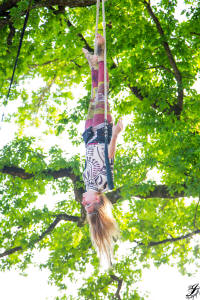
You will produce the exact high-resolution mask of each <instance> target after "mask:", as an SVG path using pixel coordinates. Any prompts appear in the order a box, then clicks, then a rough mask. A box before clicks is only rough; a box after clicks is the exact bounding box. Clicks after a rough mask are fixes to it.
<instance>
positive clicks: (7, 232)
mask: <svg viewBox="0 0 200 300" xmlns="http://www.w3.org/2000/svg"><path fill="white" fill-rule="evenodd" d="M184 3H185V8H184V10H182V12H181V15H182V16H184V20H183V21H179V20H178V19H177V17H176V14H175V11H176V8H177V1H170V2H169V1H166V0H160V1H157V3H156V4H154V5H153V3H150V1H146V0H141V1H139V0H138V1H135V0H132V1H128V0H123V1H120V2H119V1H117V0H113V1H110V0H108V1H107V2H106V20H107V41H108V43H107V44H108V68H109V70H110V101H111V103H112V108H113V111H114V112H115V115H116V117H118V116H126V117H129V118H130V119H131V122H130V123H129V125H128V126H127V127H126V130H125V132H124V143H123V144H122V145H120V146H119V147H118V151H117V155H116V159H115V186H116V188H115V190H114V191H112V192H110V193H108V197H109V198H110V199H111V201H112V202H113V203H114V213H115V216H116V218H117V220H118V223H119V226H120V229H121V240H122V241H124V242H126V241H128V242H129V243H130V245H131V250H130V253H128V254H127V255H125V256H124V257H123V258H120V259H117V260H116V263H115V264H114V266H113V269H112V271H109V272H105V273H99V271H98V260H97V257H96V253H95V251H94V249H93V248H92V245H91V242H90V238H89V234H88V227H87V225H86V221H85V212H84V209H83V207H82V206H81V198H82V197H81V195H82V192H83V190H84V186H83V182H82V177H81V173H82V171H83V168H84V158H83V153H78V152H77V153H72V154H71V155H70V156H69V155H68V156H67V155H66V154H65V153H64V149H60V148H59V147H57V146H55V147H52V148H51V149H50V151H49V153H47V152H45V150H44V149H42V148H41V147H39V146H38V144H37V140H35V139H34V138H33V137H30V136H28V137H27V136H24V134H23V129H24V128H25V127H27V126H31V125H32V126H36V127H38V126H40V124H41V122H45V124H46V125H47V126H48V128H49V130H48V131H46V134H47V137H48V136H49V135H50V134H54V135H61V134H62V133H63V132H64V131H67V132H68V134H69V141H68V142H69V143H70V141H71V143H73V144H75V145H78V144H80V143H82V140H81V134H80V133H78V132H77V128H78V125H79V124H81V122H82V121H83V120H84V117H85V115H86V112H87V105H88V102H89V96H90V80H91V79H90V75H89V68H88V65H87V63H86V61H85V58H84V56H83V54H82V52H81V49H82V47H85V48H87V49H88V50H89V51H93V47H92V45H93V39H94V30H95V1H94V0H76V1H71V0H62V1H60V0H51V1H44V0H43V1H33V2H32V6H31V9H30V16H29V21H28V26H27V28H26V33H25V37H24V41H23V46H22V49H21V53H20V57H19V61H18V65H17V70H16V74H15V85H14V86H13V88H12V92H11V95H10V98H9V103H11V102H12V103H13V105H18V110H17V112H16V113H14V114H13V115H12V114H10V115H9V116H8V117H7V122H9V121H10V120H11V119H12V120H15V122H16V123H17V124H19V126H20V128H21V129H20V132H17V134H16V137H15V139H14V140H13V141H12V142H11V143H9V144H7V145H5V146H4V147H3V148H2V149H1V158H0V172H1V173H0V181H1V191H0V193H1V205H0V210H1V220H0V227H1V233H0V241H1V254H0V257H1V264H0V269H1V270H6V269H11V268H12V267H14V266H16V267H17V268H19V269H20V270H22V271H25V269H26V267H27V266H28V265H29V264H31V262H32V258H33V253H34V249H39V250H40V251H41V250H42V249H48V250H49V257H48V260H47V262H44V263H43V264H42V265H40V267H41V268H47V269H49V270H50V272H51V276H50V279H51V281H52V282H54V283H55V284H56V285H57V286H58V287H60V288H61V289H63V290H65V288H67V286H65V284H64V278H65V276H68V277H69V278H70V279H71V280H75V279H76V278H77V276H78V275H77V274H80V276H81V275H82V276H83V274H84V272H85V271H86V270H87V267H88V264H89V265H91V266H92V267H93V269H92V272H91V275H90V276H89V277H88V278H85V279H84V283H83V284H82V285H81V286H80V288H79V290H78V299H111V298H112V297H113V298H116V299H142V296H141V295H139V293H138V291H137V289H136V288H135V285H134V282H136V281H137V280H139V279H140V276H141V273H142V270H143V268H145V267H149V261H150V260H153V262H154V264H155V265H156V266H159V265H161V264H164V263H166V264H171V265H173V264H174V263H176V264H177V265H178V267H179V270H180V271H181V272H182V273H186V272H187V273H188V271H187V265H186V263H192V264H193V265H194V270H195V267H198V265H199V256H200V248H199V244H198V240H197V239H195V237H197V238H198V236H199V233H200V229H199V222H200V218H199V213H198V211H199V200H198V199H199V194H200V135H199V132H200V117H199V111H200V110H199V109H200V104H199V103H200V101H199V100H200V97H199V94H198V92H197V91H196V90H195V88H194V87H193V85H194V83H195V82H196V80H197V79H198V72H199V66H200V58H199V48H200V39H199V36H200V32H199V21H200V5H199V1H189V0H187V1H186V0H185V1H184ZM28 5H29V2H28V1H22V0H12V1H11V0H8V1H1V4H0V31H1V46H0V64H1V68H0V86H1V91H0V93H1V98H2V99H3V100H4V103H5V102H6V94H7V90H8V86H9V81H10V78H11V75H12V69H13V65H14V59H15V56H16V53H17V47H18V43H19V39H20V33H21V29H22V26H23V22H24V16H25V13H26V9H27V7H28ZM38 77H39V78H42V80H43V81H44V82H45V84H46V86H44V87H42V88H39V89H38V90H37V91H34V92H32V95H30V96H29V94H28V90H27V89H26V88H24V86H23V82H24V81H26V80H27V79H30V78H31V79H32V80H33V79H34V78H38ZM83 80H85V81H86V82H85V87H86V89H87V91H88V95H86V96H85V97H83V98H81V99H79V100H78V102H77V105H76V108H75V109H74V110H73V111H72V110H70V109H69V107H70V105H71V103H72V101H73V96H72V93H71V91H70V89H71V88H72V86H73V85H74V84H77V85H79V84H81V82H82V81H83ZM64 105H65V107H66V108H65V109H63V106H64ZM60 108H62V111H61V109H60ZM155 170H156V171H157V172H158V173H159V174H160V183H158V182H156V180H152V179H151V177H149V174H150V173H149V172H150V171H155ZM48 188H50V189H51V191H52V193H58V194H59V193H60V194H61V197H60V201H59V202H58V203H57V205H55V207H54V209H52V210H51V209H49V208H48V206H44V207H43V208H37V206H36V204H35V203H36V201H37V199H38V198H39V197H40V195H41V194H43V195H45V193H46V191H47V189H48ZM62 193H64V194H65V197H64V196H62ZM188 197H189V198H188ZM63 198H64V200H63ZM125 201H126V203H127V205H128V208H129V209H128V211H124V203H125ZM191 241H192V243H191ZM118 247H119V244H117V245H116V249H115V250H116V253H117V249H118ZM174 259H175V260H174ZM65 293H66V296H63V299H70V295H69V291H66V292H65Z"/></svg>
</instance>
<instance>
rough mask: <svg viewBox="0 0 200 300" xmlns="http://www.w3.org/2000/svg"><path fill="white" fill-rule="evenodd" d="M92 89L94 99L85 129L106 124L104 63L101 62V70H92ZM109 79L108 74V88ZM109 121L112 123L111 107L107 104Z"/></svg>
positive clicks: (91, 102) (91, 101)
mask: <svg viewBox="0 0 200 300" xmlns="http://www.w3.org/2000/svg"><path fill="white" fill-rule="evenodd" d="M91 72H92V89H93V99H91V100H90V105H89V110H88V115H87V120H86V122H85V129H87V128H88V127H90V126H92V127H94V126H97V125H99V124H102V123H104V62H103V61H100V62H99V69H98V70H94V69H93V68H92V71H91ZM108 84H109V78H108V73H107V86H108ZM107 119H108V123H112V117H111V114H110V107H109V104H108V103H107Z"/></svg>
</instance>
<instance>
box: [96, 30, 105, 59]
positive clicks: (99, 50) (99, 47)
mask: <svg viewBox="0 0 200 300" xmlns="http://www.w3.org/2000/svg"><path fill="white" fill-rule="evenodd" d="M96 41H97V55H98V62H100V61H103V60H104V48H105V40H104V37H103V36H102V35H100V34H97V39H96Z"/></svg>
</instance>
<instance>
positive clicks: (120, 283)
mask: <svg viewBox="0 0 200 300" xmlns="http://www.w3.org/2000/svg"><path fill="white" fill-rule="evenodd" d="M110 277H111V278H112V279H113V280H115V281H117V282H118V286H117V291H116V293H115V297H116V298H117V299H121V297H120V290H121V288H122V282H123V279H120V278H119V277H118V276H116V275H110Z"/></svg>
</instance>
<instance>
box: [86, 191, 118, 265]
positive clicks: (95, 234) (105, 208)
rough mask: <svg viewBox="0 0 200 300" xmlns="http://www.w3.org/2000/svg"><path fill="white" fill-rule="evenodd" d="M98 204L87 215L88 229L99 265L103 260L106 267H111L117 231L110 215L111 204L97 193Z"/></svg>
mask: <svg viewBox="0 0 200 300" xmlns="http://www.w3.org/2000/svg"><path fill="white" fill-rule="evenodd" d="M98 195H99V198H100V202H99V204H97V206H96V208H95V210H94V211H93V213H91V214H87V220H88V223H89V227H90V235H91V240H92V243H93V245H94V247H95V248H96V250H97V252H98V255H99V259H100V264H102V262H103V260H104V259H105V260H106V262H107V266H108V267H111V265H112V257H113V245H114V241H115V240H116V239H117V238H118V236H119V229H118V226H117V223H116V221H115V219H114V217H113V214H112V203H111V202H110V201H109V200H108V198H107V197H106V196H105V195H104V194H101V193H99V194H98Z"/></svg>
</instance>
